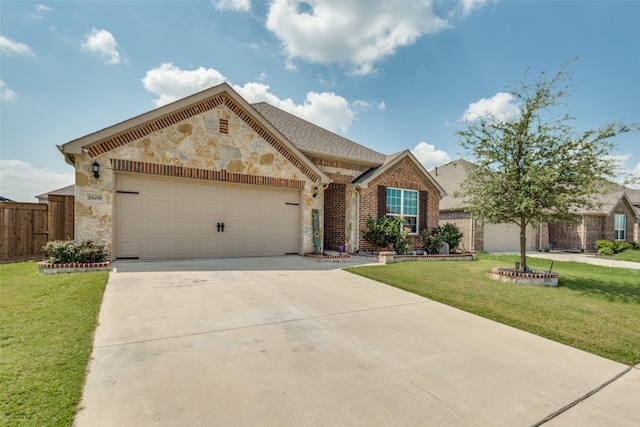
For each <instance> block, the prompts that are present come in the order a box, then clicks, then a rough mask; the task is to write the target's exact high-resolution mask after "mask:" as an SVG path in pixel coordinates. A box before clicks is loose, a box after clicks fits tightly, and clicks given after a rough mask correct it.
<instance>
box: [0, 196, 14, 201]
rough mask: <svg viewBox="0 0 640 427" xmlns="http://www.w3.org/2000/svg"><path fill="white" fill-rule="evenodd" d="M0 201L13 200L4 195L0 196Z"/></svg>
mask: <svg viewBox="0 0 640 427" xmlns="http://www.w3.org/2000/svg"><path fill="white" fill-rule="evenodd" d="M0 202H13V200H11V199H7V198H6V197H4V196H0Z"/></svg>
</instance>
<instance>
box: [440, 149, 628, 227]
mask: <svg viewBox="0 0 640 427" xmlns="http://www.w3.org/2000/svg"><path fill="white" fill-rule="evenodd" d="M476 167H477V166H476V165H474V164H473V163H471V162H468V161H466V160H463V159H458V160H453V161H451V162H449V163H447V164H445V165H442V166H438V167H437V168H434V169H432V170H430V171H429V173H430V174H431V176H433V178H434V179H435V180H436V181H438V183H439V184H440V185H441V186H442V188H444V190H445V191H446V192H447V195H446V196H444V197H443V198H442V200H441V201H440V209H441V210H451V209H453V210H455V209H464V207H465V203H464V199H460V198H456V197H454V196H453V193H455V192H456V191H458V190H460V187H461V186H462V183H463V182H464V180H465V179H467V176H468V175H469V173H470V172H471V171H472V170H473V168H476ZM624 193H626V194H627V196H628V197H629V200H630V201H631V203H632V204H634V205H640V190H635V189H632V188H628V187H624V186H622V185H619V184H614V183H611V187H610V189H608V191H606V192H605V193H604V194H602V195H600V196H598V197H599V199H600V203H601V206H600V207H599V208H596V209H590V210H583V211H580V212H579V213H581V214H606V215H608V214H609V213H610V212H611V211H612V210H613V208H615V206H616V205H617V204H618V202H619V201H620V199H621V198H622V195H623V194H624ZM634 207H635V209H636V211H638V212H639V213H640V207H638V206H634Z"/></svg>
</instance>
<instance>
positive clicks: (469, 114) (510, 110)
mask: <svg viewBox="0 0 640 427" xmlns="http://www.w3.org/2000/svg"><path fill="white" fill-rule="evenodd" d="M514 101H515V98H514V97H513V95H511V94H509V93H506V92H498V93H497V94H495V95H494V96H493V97H491V98H482V99H481V100H479V101H477V102H472V103H471V104H469V107H468V108H467V110H466V111H465V112H464V114H463V115H462V120H470V121H471V120H477V119H479V118H481V117H485V116H493V117H496V118H498V119H500V120H504V119H507V118H509V117H512V116H514V115H515V114H517V113H518V111H519V109H518V106H517V105H515V104H514Z"/></svg>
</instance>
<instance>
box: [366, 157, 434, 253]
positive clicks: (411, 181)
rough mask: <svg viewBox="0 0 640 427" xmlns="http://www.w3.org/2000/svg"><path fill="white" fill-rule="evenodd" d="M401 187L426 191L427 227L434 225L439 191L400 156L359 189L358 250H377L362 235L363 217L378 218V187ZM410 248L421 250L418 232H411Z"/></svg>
mask: <svg viewBox="0 0 640 427" xmlns="http://www.w3.org/2000/svg"><path fill="white" fill-rule="evenodd" d="M379 185H384V186H386V187H395V188H404V189H408V190H418V191H427V192H428V193H429V197H428V202H427V203H428V205H429V206H428V207H427V227H428V228H431V227H435V226H436V225H438V222H439V219H438V218H439V211H440V194H439V193H438V191H437V190H436V188H435V187H434V186H433V185H432V184H431V183H430V182H429V181H427V179H426V178H424V177H423V176H422V174H421V172H420V171H419V170H417V168H416V166H415V165H414V164H413V162H411V161H410V160H409V159H406V158H405V159H403V160H402V161H400V163H398V164H397V165H395V166H394V167H393V168H391V169H390V170H388V171H386V172H385V173H384V174H382V175H381V176H379V177H377V178H376V179H374V180H372V181H371V182H370V183H369V185H368V187H367V188H363V189H362V190H360V215H359V226H358V249H360V250H365V251H366V250H377V249H379V248H376V247H374V246H373V245H372V244H370V243H369V242H367V241H365V240H364V238H363V237H362V236H363V234H364V233H365V232H366V230H367V219H368V218H377V217H378V186H379ZM410 238H411V239H412V240H413V242H412V246H411V248H412V249H422V239H421V238H420V235H411V236H410Z"/></svg>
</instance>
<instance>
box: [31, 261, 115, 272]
mask: <svg viewBox="0 0 640 427" xmlns="http://www.w3.org/2000/svg"><path fill="white" fill-rule="evenodd" d="M110 267H111V261H105V262H86V263H67V264H51V263H48V262H39V263H38V271H39V272H40V274H58V273H83V272H87V271H109V268H110Z"/></svg>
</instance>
